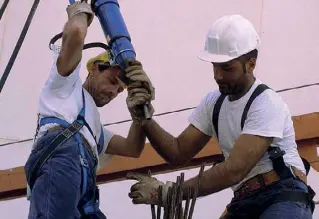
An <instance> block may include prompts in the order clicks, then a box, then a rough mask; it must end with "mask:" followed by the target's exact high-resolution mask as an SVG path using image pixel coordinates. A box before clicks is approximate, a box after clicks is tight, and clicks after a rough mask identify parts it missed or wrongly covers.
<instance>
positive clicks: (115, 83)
mask: <svg viewBox="0 0 319 219" xmlns="http://www.w3.org/2000/svg"><path fill="white" fill-rule="evenodd" d="M96 65H97V69H96V70H95V71H93V72H92V73H91V74H93V79H92V82H93V83H92V88H93V99H94V101H95V104H96V105H97V107H102V106H104V105H105V104H108V103H109V102H110V101H111V100H113V99H114V98H115V97H116V96H117V95H118V94H119V93H121V92H123V90H124V89H125V84H124V83H123V82H122V81H121V80H120V79H119V76H120V72H121V69H120V67H119V66H110V65H109V64H108V63H103V64H101V63H100V64H99V63H97V64H96Z"/></svg>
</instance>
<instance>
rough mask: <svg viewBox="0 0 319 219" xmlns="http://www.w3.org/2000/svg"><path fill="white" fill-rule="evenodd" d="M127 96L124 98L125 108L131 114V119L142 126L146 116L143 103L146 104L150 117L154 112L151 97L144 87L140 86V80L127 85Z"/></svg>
mask: <svg viewBox="0 0 319 219" xmlns="http://www.w3.org/2000/svg"><path fill="white" fill-rule="evenodd" d="M127 91H128V96H127V98H126V104H127V108H128V110H129V112H130V114H131V117H132V120H133V121H134V122H135V123H136V124H138V125H140V126H143V125H144V124H145V122H146V118H145V115H144V111H143V104H147V107H148V110H149V113H150V115H151V117H152V116H153V114H154V108H153V106H152V104H151V103H150V101H151V99H152V97H151V95H150V93H149V91H148V90H147V89H146V88H143V87H142V86H141V83H140V82H134V83H131V84H130V85H129V86H128V87H127Z"/></svg>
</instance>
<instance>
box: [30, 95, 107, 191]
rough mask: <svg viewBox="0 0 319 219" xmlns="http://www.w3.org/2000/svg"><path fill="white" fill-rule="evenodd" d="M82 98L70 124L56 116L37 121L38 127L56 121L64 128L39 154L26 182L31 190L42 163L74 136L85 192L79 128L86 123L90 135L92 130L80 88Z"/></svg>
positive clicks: (85, 179)
mask: <svg viewBox="0 0 319 219" xmlns="http://www.w3.org/2000/svg"><path fill="white" fill-rule="evenodd" d="M82 99H83V107H82V109H81V111H80V113H79V115H78V117H77V120H75V121H74V122H73V123H72V124H69V123H68V122H66V121H64V120H62V119H59V118H56V117H45V118H42V119H41V120H40V121H39V127H41V126H43V125H46V124H50V123H57V124H59V125H60V126H62V127H64V128H65V129H64V130H63V131H62V132H61V133H60V134H59V135H57V136H56V137H55V138H54V139H53V140H52V141H51V143H50V144H49V145H48V146H47V147H46V149H45V150H44V151H43V152H42V154H41V155H40V158H39V159H38V160H37V161H36V163H35V164H34V166H33V168H32V171H31V174H30V177H29V180H28V184H29V186H30V189H31V190H32V188H33V185H34V182H35V180H36V177H37V173H38V171H39V170H40V169H41V168H42V166H43V164H44V163H45V162H46V161H47V160H48V159H49V158H50V157H51V155H52V153H53V152H54V150H55V149H56V148H57V147H59V146H60V145H61V144H63V143H64V142H66V141H67V140H68V139H70V138H71V137H72V136H74V137H75V139H76V141H77V142H78V146H79V152H80V154H79V159H80V162H81V165H82V173H83V174H82V178H83V179H82V195H84V194H85V193H86V189H87V177H88V169H87V167H88V161H87V160H86V158H85V152H84V145H83V141H82V139H81V136H80V134H79V130H80V129H81V128H82V127H83V126H84V125H86V126H87V127H88V129H89V131H90V132H91V134H92V136H93V132H92V130H91V129H90V127H89V125H88V124H87V122H86V121H85V97H84V91H83V89H82ZM101 135H103V133H102V134H101ZM93 137H94V136H93Z"/></svg>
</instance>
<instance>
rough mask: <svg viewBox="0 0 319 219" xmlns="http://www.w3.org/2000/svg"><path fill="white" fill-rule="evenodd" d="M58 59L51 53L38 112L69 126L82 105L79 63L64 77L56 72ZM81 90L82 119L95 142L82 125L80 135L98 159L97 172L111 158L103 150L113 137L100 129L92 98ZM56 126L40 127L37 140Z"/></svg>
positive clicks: (108, 132)
mask: <svg viewBox="0 0 319 219" xmlns="http://www.w3.org/2000/svg"><path fill="white" fill-rule="evenodd" d="M57 57H58V53H57V52H53V65H52V68H51V71H50V75H49V78H48V79H47V81H46V83H45V86H44V88H43V89H42V92H41V94H40V98H39V105H38V112H39V114H40V118H43V117H48V116H54V117H57V118H60V119H63V120H65V121H67V122H68V123H72V122H73V121H74V120H76V118H77V116H78V114H79V112H80V110H81V109H82V106H83V98H82V81H81V78H80V67H81V63H80V64H79V65H78V66H77V67H76V69H75V70H74V71H73V72H72V74H71V75H69V76H68V77H63V76H61V75H60V74H59V73H58V70H57V65H56V61H57ZM83 91H84V96H85V120H86V122H87V123H88V124H89V126H90V128H91V130H92V132H93V134H94V136H95V139H96V141H95V140H94V138H93V136H92V135H91V133H90V131H89V130H88V128H87V127H86V126H83V128H82V129H81V130H80V132H81V133H82V134H83V136H84V137H85V138H86V140H87V141H88V143H89V144H90V146H91V147H92V149H93V152H94V153H95V154H96V157H97V158H98V169H100V168H101V167H103V166H104V165H106V164H107V163H108V162H109V161H110V160H111V157H112V155H108V154H105V151H106V149H107V146H108V144H109V142H110V140H111V138H112V137H113V136H114V134H113V133H112V132H110V131H108V130H106V129H105V128H101V127H102V124H101V121H100V114H99V111H98V108H97V106H96V104H95V102H94V100H93V98H92V97H91V95H90V94H89V93H88V92H87V91H86V90H85V89H83ZM56 125H58V124H48V125H44V126H42V127H41V128H40V129H39V133H38V138H39V137H41V136H42V135H43V134H44V133H45V132H46V130H47V129H48V128H49V127H53V126H56ZM101 132H103V134H104V147H103V150H102V152H101V153H100V154H98V150H97V145H96V142H99V138H100V134H101Z"/></svg>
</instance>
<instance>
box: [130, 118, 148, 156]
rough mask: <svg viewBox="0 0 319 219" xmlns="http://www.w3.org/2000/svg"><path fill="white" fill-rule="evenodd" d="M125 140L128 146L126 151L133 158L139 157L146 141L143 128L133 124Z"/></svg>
mask: <svg viewBox="0 0 319 219" xmlns="http://www.w3.org/2000/svg"><path fill="white" fill-rule="evenodd" d="M126 139H127V142H128V145H129V148H128V150H129V151H130V154H131V155H132V156H133V157H139V156H140V155H141V153H142V151H143V149H144V146H145V140H146V135H145V133H144V131H143V128H142V127H141V126H139V125H137V124H136V123H135V122H133V123H132V125H131V128H130V130H129V133H128V136H127V138H126Z"/></svg>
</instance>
